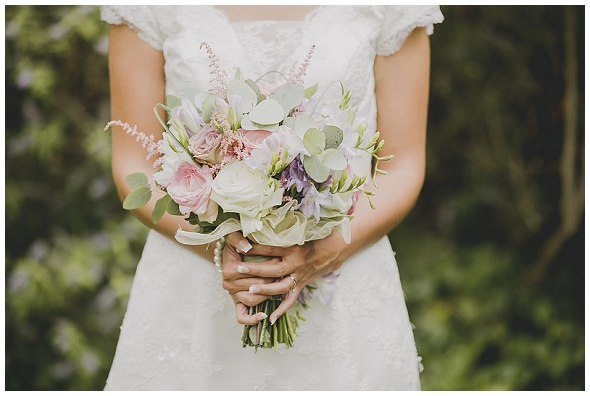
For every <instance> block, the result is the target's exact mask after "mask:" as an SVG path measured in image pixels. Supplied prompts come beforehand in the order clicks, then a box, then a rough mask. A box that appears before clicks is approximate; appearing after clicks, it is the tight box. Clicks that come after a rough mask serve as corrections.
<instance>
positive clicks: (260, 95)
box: [258, 93, 266, 103]
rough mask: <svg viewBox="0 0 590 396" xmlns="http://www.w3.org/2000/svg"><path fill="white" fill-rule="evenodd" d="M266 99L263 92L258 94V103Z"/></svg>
mask: <svg viewBox="0 0 590 396" xmlns="http://www.w3.org/2000/svg"><path fill="white" fill-rule="evenodd" d="M265 99H266V96H264V95H263V94H261V93H259V94H258V103H260V102H262V101H263V100H265Z"/></svg>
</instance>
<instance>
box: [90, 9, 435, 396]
mask: <svg viewBox="0 0 590 396" xmlns="http://www.w3.org/2000/svg"><path fill="white" fill-rule="evenodd" d="M101 16H102V19H103V20H105V21H106V22H108V23H110V24H111V28H110V41H109V70H110V86H111V99H112V101H111V105H112V119H115V120H122V121H124V122H128V123H129V124H131V125H134V124H135V125H137V127H138V130H140V131H143V132H145V133H146V134H147V135H150V134H154V136H155V137H156V139H159V138H160V137H161V136H162V135H161V133H162V128H161V126H160V124H159V122H158V120H157V119H156V117H155V116H154V113H153V108H154V106H155V104H156V103H164V102H165V95H166V94H172V95H176V96H181V95H182V93H183V92H184V91H185V90H186V89H187V88H198V89H199V90H201V91H205V90H207V88H208V87H209V80H210V78H211V76H210V74H209V72H210V70H209V60H208V58H207V53H206V52H205V51H203V50H199V44H200V43H201V42H203V41H206V42H207V43H208V44H209V45H210V47H211V48H212V49H213V51H214V52H215V55H216V56H217V58H219V62H220V64H221V66H222V67H224V68H225V69H226V70H227V71H228V74H229V75H233V74H232V73H233V71H234V70H235V68H236V67H240V70H241V73H242V75H244V76H247V78H253V79H256V78H258V77H261V76H263V75H264V74H265V73H266V72H268V71H280V72H282V73H283V74H285V75H289V73H291V74H292V73H293V70H296V67H297V66H298V65H299V64H300V63H301V61H302V60H303V59H304V58H305V55H306V54H307V52H308V50H309V48H310V47H311V46H312V45H315V52H314V54H313V57H312V58H311V62H310V64H309V66H308V68H307V71H306V75H305V76H304V82H305V86H312V85H314V84H319V86H320V87H324V88H325V87H326V86H327V85H328V84H329V83H330V82H331V81H334V80H340V81H342V83H343V84H344V86H346V87H348V88H351V89H352V105H353V106H357V107H358V109H359V114H361V115H363V116H364V117H366V118H367V120H368V121H369V126H368V129H367V131H366V134H368V135H369V137H370V135H372V134H374V133H375V131H377V130H378V131H380V133H381V137H382V138H383V139H384V140H385V141H386V145H385V148H384V151H383V152H382V153H380V154H383V155H388V154H394V155H395V158H394V159H393V160H391V161H388V162H385V163H383V165H381V167H382V168H384V169H385V170H387V171H388V174H387V175H386V176H382V175H380V176H378V177H379V179H378V185H379V188H378V189H376V190H375V193H376V195H375V197H374V198H373V202H374V204H375V206H376V210H372V209H371V208H370V206H369V204H368V202H367V200H366V199H363V197H361V198H359V200H358V202H357V206H356V210H355V213H354V219H353V221H352V222H351V230H352V241H351V243H350V244H346V243H345V242H344V240H343V238H342V236H341V235H340V234H338V233H336V232H334V233H332V234H331V235H330V236H328V237H326V238H325V239H322V240H317V241H313V242H308V243H306V244H304V245H303V246H295V247H290V248H277V247H268V246H261V245H257V244H251V243H250V242H249V241H248V240H247V239H245V238H243V236H242V235H241V234H240V233H233V234H231V235H229V236H228V238H227V244H226V246H225V249H224V251H223V274H222V275H220V274H219V273H218V272H217V271H216V268H215V266H214V265H213V249H209V250H206V248H205V247H204V246H186V245H180V244H179V243H177V242H176V241H175V240H174V234H175V232H176V230H177V229H178V228H179V226H180V227H181V228H182V229H184V230H191V229H192V228H194V227H193V226H191V225H190V224H189V223H188V222H186V221H184V220H183V219H182V218H181V217H177V216H171V215H165V217H164V218H163V219H162V220H161V221H160V222H159V223H158V224H157V225H154V224H152V222H151V211H152V209H153V206H154V203H155V202H151V203H150V204H148V205H147V206H145V207H143V208H141V209H137V210H135V211H134V214H135V215H136V216H137V217H138V218H139V219H140V220H141V221H142V222H144V223H145V224H146V225H147V226H148V227H151V228H152V231H150V233H149V236H148V239H147V242H146V246H145V249H144V252H143V255H142V259H141V261H140V263H139V264H138V267H137V272H136V275H135V278H134V281H133V286H132V289H131V295H130V300H129V305H128V308H127V313H126V314H125V318H124V321H123V325H122V326H121V335H120V338H119V343H118V345H117V350H116V354H115V357H114V361H113V364H112V368H111V371H110V374H109V378H108V380H107V384H106V387H105V390H419V389H420V382H419V371H420V369H421V364H420V358H419V357H418V355H417V353H416V347H415V344H414V339H413V334H412V327H411V323H410V321H409V318H408V314H407V310H406V307H405V302H404V296H403V292H402V289H401V285H400V280H399V274H398V270H397V265H396V261H395V253H394V252H393V251H392V249H391V246H390V244H389V241H388V239H387V233H388V232H389V231H391V230H392V229H393V228H394V227H395V226H396V225H397V224H398V223H399V222H400V221H401V220H402V219H403V218H404V216H406V214H407V213H408V212H409V211H410V209H411V208H412V206H413V205H414V203H415V201H416V199H417V197H418V194H419V192H420V189H421V187H422V183H423V179H424V172H425V143H426V119H427V104H428V92H429V69H430V55H429V40H428V35H429V34H431V33H432V30H433V24H434V23H440V22H442V20H443V16H442V14H441V13H440V10H439V8H438V7H434V6H319V7H316V6H103V7H102V8H101ZM294 68H295V69H294ZM270 83H272V81H271V82H270ZM161 116H163V114H162V115H161ZM145 155H146V152H145V149H143V148H142V147H141V145H140V144H138V143H137V142H136V141H135V139H134V138H133V137H131V136H129V135H127V134H125V133H124V132H123V131H122V130H121V129H120V128H118V127H115V128H114V129H113V160H112V165H113V176H114V179H115V183H116V185H117V188H118V191H119V195H120V197H121V198H122V199H124V198H125V197H126V196H127V194H129V193H130V191H131V187H129V186H128V185H127V183H126V182H125V180H124V179H125V176H127V175H128V174H130V173H134V172H143V173H145V174H148V175H151V174H153V172H154V169H153V168H152V164H151V163H149V162H147V161H146V160H145ZM357 158H358V160H357V162H356V163H355V164H354V165H353V166H354V168H355V171H356V173H364V174H367V175H370V173H371V158H370V156H366V157H362V156H361V157H357ZM355 159H356V158H355ZM367 184H368V185H369V183H367ZM367 188H369V187H367ZM154 201H155V199H154ZM243 254H248V255H250V254H259V255H266V256H273V257H275V259H273V260H272V261H269V262H265V263H257V264H253V263H244V262H243V256H242V255H243ZM332 271H336V273H337V274H338V278H337V279H336V280H335V281H334V282H333V284H331V286H332V287H333V289H336V290H335V291H334V292H333V293H332V294H331V298H330V301H329V304H327V305H324V304H323V303H322V302H320V301H318V299H313V300H310V301H309V309H307V310H305V311H304V312H303V315H304V316H305V318H306V319H307V320H306V321H305V322H302V324H301V326H300V328H299V330H298V334H299V335H298V337H297V338H296V341H295V345H294V347H293V348H290V349H285V348H278V349H273V350H270V349H259V350H258V351H257V353H256V354H255V353H254V350H253V349H252V348H242V342H241V340H240V338H241V333H242V329H243V326H242V325H243V324H256V323H258V322H259V321H261V320H262V319H263V317H262V316H261V315H262V314H261V313H259V314H254V315H249V311H248V308H247V307H248V306H252V305H254V304H257V303H260V302H262V301H264V300H265V299H267V298H268V297H269V296H271V295H277V294H284V300H283V303H281V305H280V306H279V308H278V309H277V310H276V311H275V312H274V313H272V315H271V317H270V320H271V322H274V321H275V320H276V319H277V318H278V317H279V316H280V315H281V314H283V313H285V312H286V311H287V309H289V307H290V306H291V305H292V304H293V303H294V302H295V301H296V299H297V297H298V295H299V293H300V292H301V290H302V289H303V288H304V287H305V286H306V285H307V284H308V283H310V282H311V281H312V280H314V279H316V280H317V279H323V278H321V276H322V275H325V274H328V273H330V272H332ZM277 279H281V280H280V281H276V282H275V280H277ZM318 282H319V281H318Z"/></svg>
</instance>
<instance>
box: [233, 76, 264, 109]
mask: <svg viewBox="0 0 590 396" xmlns="http://www.w3.org/2000/svg"><path fill="white" fill-rule="evenodd" d="M226 92H227V97H228V98H231V96H232V95H237V96H239V97H241V98H242V99H243V101H244V107H243V112H244V113H248V112H249V111H250V110H252V109H253V108H254V106H256V104H257V103H258V95H257V93H256V91H254V90H253V89H252V87H250V86H249V85H248V84H246V83H245V82H242V81H240V80H230V81H229V82H228V83H227V91H226Z"/></svg>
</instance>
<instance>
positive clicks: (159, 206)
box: [152, 194, 172, 224]
mask: <svg viewBox="0 0 590 396" xmlns="http://www.w3.org/2000/svg"><path fill="white" fill-rule="evenodd" d="M171 200H172V197H170V195H168V194H166V195H164V196H163V197H162V198H160V199H158V200H157V201H156V206H155V207H154V210H153V211H152V222H153V223H154V224H158V222H159V221H160V220H161V219H162V216H164V213H166V208H167V207H168V204H169V203H170V201H171Z"/></svg>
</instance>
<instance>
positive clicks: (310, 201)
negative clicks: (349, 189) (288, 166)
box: [297, 184, 332, 220]
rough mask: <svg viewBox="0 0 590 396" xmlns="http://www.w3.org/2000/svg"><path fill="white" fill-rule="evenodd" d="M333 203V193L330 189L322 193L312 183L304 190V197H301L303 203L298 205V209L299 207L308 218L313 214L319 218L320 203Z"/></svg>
mask: <svg viewBox="0 0 590 396" xmlns="http://www.w3.org/2000/svg"><path fill="white" fill-rule="evenodd" d="M331 203H332V194H330V190H326V191H324V192H322V193H321V192H319V191H318V190H317V189H316V188H315V186H314V185H313V184H312V185H311V186H309V188H308V189H307V191H304V192H303V198H302V199H301V203H300V204H299V205H298V206H297V209H299V210H300V211H301V213H303V215H304V216H305V217H307V218H308V219H309V218H310V217H311V216H314V217H315V218H316V219H318V220H319V218H320V205H330V204H331Z"/></svg>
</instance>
